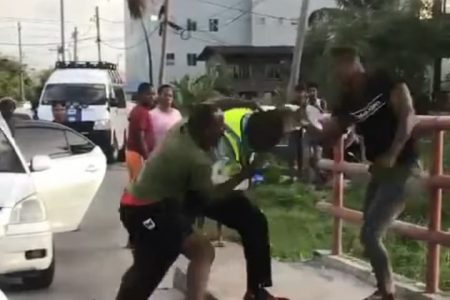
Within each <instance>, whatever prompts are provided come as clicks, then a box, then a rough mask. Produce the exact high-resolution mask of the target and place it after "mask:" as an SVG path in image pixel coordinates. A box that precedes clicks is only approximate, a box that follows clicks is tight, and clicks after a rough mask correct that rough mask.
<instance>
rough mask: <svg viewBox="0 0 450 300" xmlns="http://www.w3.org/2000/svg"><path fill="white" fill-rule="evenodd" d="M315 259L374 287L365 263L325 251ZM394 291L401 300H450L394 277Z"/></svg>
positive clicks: (420, 285) (411, 281)
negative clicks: (427, 292) (426, 292)
mask: <svg viewBox="0 0 450 300" xmlns="http://www.w3.org/2000/svg"><path fill="white" fill-rule="evenodd" d="M315 257H316V259H317V260H318V261H320V263H321V264H322V265H323V266H324V267H327V268H331V269H336V270H339V271H342V272H345V273H348V274H352V275H353V276H355V277H356V278H358V279H360V280H362V281H363V282H367V283H370V284H373V285H374V286H375V285H376V281H375V278H374V276H373V274H372V269H371V267H370V266H369V264H367V263H366V262H364V261H362V260H359V259H356V258H353V257H345V256H334V255H329V254H328V253H327V251H316V252H315ZM395 280H396V290H397V293H398V295H399V296H400V297H401V298H402V299H408V300H441V299H450V295H447V294H446V295H444V294H440V295H430V294H425V293H424V292H423V291H424V290H425V285H424V284H423V283H419V282H415V281H413V280H411V279H408V278H406V277H403V276H400V275H395Z"/></svg>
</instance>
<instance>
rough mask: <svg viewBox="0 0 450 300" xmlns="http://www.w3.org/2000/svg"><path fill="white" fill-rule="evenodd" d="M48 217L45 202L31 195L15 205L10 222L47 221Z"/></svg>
mask: <svg viewBox="0 0 450 300" xmlns="http://www.w3.org/2000/svg"><path fill="white" fill-rule="evenodd" d="M46 218H47V216H46V214H45V207H44V204H43V203H42V202H41V201H39V200H38V199H37V198H36V197H35V196H31V197H29V198H26V199H25V200H22V201H20V202H19V203H17V204H16V205H15V206H14V208H13V209H12V211H11V217H10V220H9V224H11V225H14V224H26V223H38V222H42V221H45V220H46Z"/></svg>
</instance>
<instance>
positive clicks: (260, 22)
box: [258, 17, 266, 25]
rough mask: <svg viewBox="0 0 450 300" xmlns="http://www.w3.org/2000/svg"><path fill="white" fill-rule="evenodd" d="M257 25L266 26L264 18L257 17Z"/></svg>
mask: <svg viewBox="0 0 450 300" xmlns="http://www.w3.org/2000/svg"><path fill="white" fill-rule="evenodd" d="M258 24H259V25H266V18H265V17H259V18H258Z"/></svg>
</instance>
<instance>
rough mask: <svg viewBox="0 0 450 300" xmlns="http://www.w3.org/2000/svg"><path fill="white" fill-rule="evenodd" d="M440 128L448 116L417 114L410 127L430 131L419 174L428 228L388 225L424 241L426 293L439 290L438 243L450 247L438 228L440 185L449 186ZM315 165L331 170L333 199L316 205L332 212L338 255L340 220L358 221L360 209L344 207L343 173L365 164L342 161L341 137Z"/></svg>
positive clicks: (447, 125)
mask: <svg viewBox="0 0 450 300" xmlns="http://www.w3.org/2000/svg"><path fill="white" fill-rule="evenodd" d="M444 130H445V131H446V130H450V116H419V123H418V124H417V125H416V128H415V129H414V134H415V135H416V136H420V135H423V134H426V133H430V132H432V133H433V143H432V147H433V151H432V164H431V167H430V174H429V176H426V177H423V178H422V179H423V184H424V187H426V188H427V189H429V191H430V196H429V225H428V228H426V227H422V226H418V225H415V224H411V223H406V222H401V221H396V222H395V223H394V225H393V226H392V230H394V231H395V232H397V233H400V234H402V235H405V236H407V237H410V238H412V239H415V240H422V241H425V242H427V243H428V253H427V266H426V268H427V272H426V292H427V293H436V292H437V291H438V290H439V274H440V245H442V246H446V247H450V232H444V231H442V229H441V215H442V189H450V176H448V175H444V174H443V156H444ZM319 166H320V167H321V168H322V169H327V170H332V171H333V173H334V184H333V202H332V203H329V202H320V203H318V205H317V207H318V209H319V210H321V211H324V212H327V213H329V214H331V215H333V216H334V224H333V245H332V247H333V248H332V253H333V255H341V254H342V222H343V220H344V221H347V222H350V223H355V224H360V223H361V222H362V213H361V212H360V211H356V210H351V209H348V208H345V207H344V173H346V174H362V173H367V172H368V165H365V164H357V163H347V162H345V161H344V141H343V138H341V139H340V140H339V141H338V143H337V144H336V145H335V147H334V161H333V160H326V159H324V160H322V161H320V162H319Z"/></svg>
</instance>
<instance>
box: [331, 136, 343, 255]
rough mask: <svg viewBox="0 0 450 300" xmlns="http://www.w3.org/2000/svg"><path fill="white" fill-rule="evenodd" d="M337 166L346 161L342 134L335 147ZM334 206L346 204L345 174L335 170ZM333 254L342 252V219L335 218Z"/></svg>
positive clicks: (334, 153)
mask: <svg viewBox="0 0 450 300" xmlns="http://www.w3.org/2000/svg"><path fill="white" fill-rule="evenodd" d="M333 150H334V151H333V155H334V164H335V166H336V165H338V164H341V163H343V162H344V137H343V136H342V137H341V138H340V139H339V141H338V142H337V143H336V145H335V146H334V149H333ZM333 181H334V182H333V206H334V207H343V205H344V174H343V173H342V172H339V171H336V170H335V171H334V174H333ZM332 254H333V255H341V254H342V219H341V218H339V217H335V218H334V223H333V248H332Z"/></svg>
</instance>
